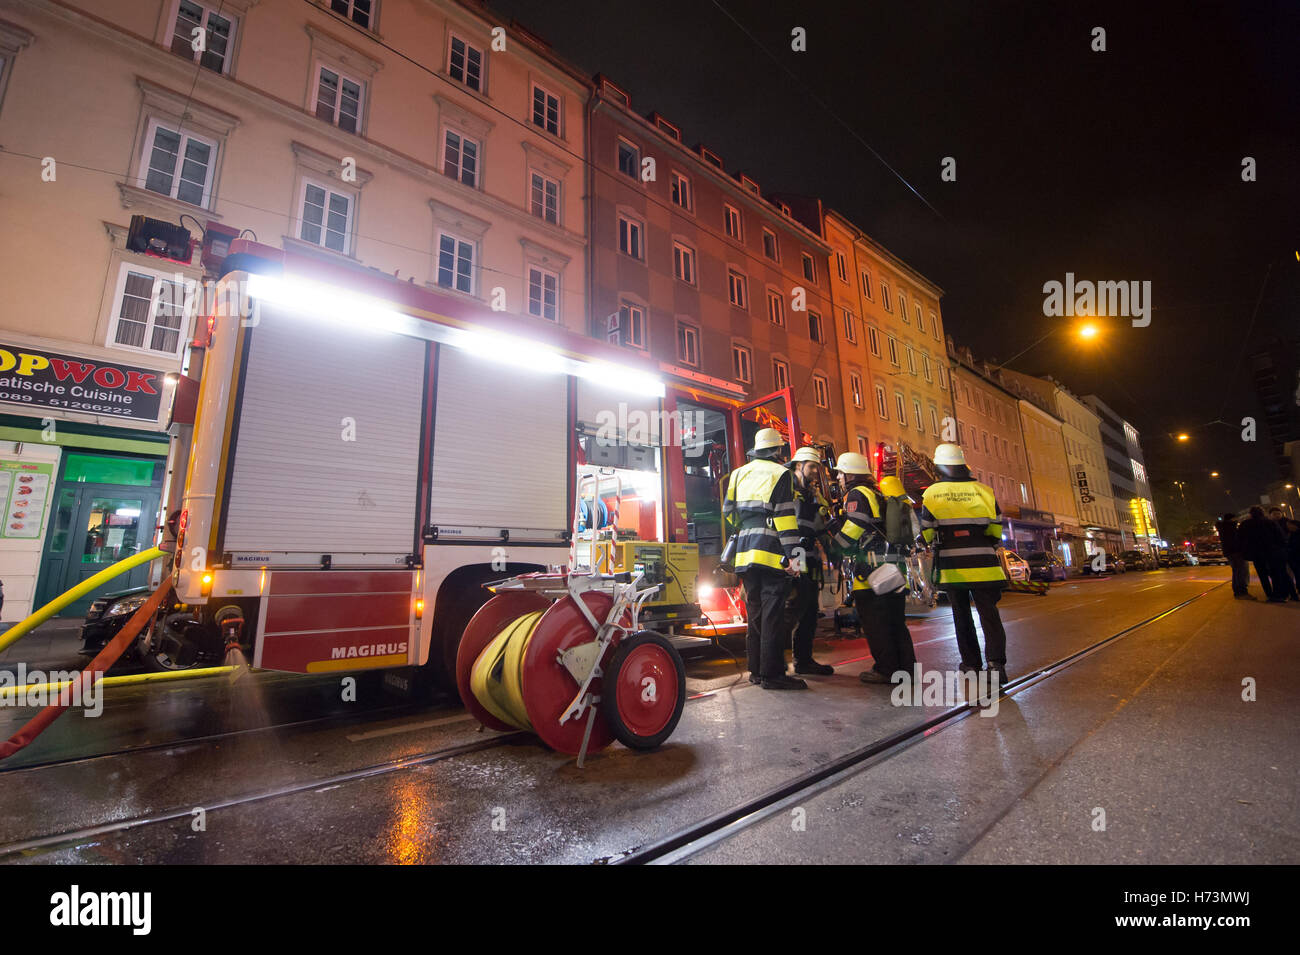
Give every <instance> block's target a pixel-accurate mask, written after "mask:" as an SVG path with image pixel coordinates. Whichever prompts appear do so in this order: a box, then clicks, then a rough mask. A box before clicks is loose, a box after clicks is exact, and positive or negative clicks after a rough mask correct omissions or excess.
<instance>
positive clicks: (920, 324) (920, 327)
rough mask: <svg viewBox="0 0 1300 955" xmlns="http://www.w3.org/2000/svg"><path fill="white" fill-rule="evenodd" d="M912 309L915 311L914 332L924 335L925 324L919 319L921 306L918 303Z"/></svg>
mask: <svg viewBox="0 0 1300 955" xmlns="http://www.w3.org/2000/svg"><path fill="white" fill-rule="evenodd" d="M913 308H915V309H916V330H917V331H918V332H921V333H922V334H924V333H925V322H924V320H922V318H921V305H920V303H919V302H918V303H917V304H916V305H914V306H913Z"/></svg>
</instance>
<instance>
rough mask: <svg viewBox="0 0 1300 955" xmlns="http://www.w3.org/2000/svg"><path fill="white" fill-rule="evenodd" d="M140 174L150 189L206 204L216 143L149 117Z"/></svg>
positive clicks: (210, 188) (209, 190)
mask: <svg viewBox="0 0 1300 955" xmlns="http://www.w3.org/2000/svg"><path fill="white" fill-rule="evenodd" d="M145 143H146V147H145V150H146V151H145V156H144V162H143V168H142V169H141V171H140V178H141V179H143V180H144V187H145V188H146V189H148V190H149V191H150V192H156V193H158V194H159V195H163V196H170V197H171V198H173V199H179V200H180V201H181V202H188V203H190V204H191V205H195V206H202V207H204V208H207V205H208V202H209V199H210V198H211V195H212V172H213V169H214V168H215V167H216V159H217V144H216V143H214V142H212V141H211V140H209V139H203V138H200V137H198V136H195V135H194V134H193V133H190V132H182V131H179V130H175V129H171V128H169V127H167V126H165V125H163V124H162V123H160V122H158V121H157V120H150V121H149V130H148V133H147V135H146V137H145Z"/></svg>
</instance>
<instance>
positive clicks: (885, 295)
mask: <svg viewBox="0 0 1300 955" xmlns="http://www.w3.org/2000/svg"><path fill="white" fill-rule="evenodd" d="M880 304H881V305H883V306H884V307H885V311H886V312H892V311H893V310H894V308H893V306H892V305H890V304H889V286H888V285H886V284H885V283H884V282H881V283H880Z"/></svg>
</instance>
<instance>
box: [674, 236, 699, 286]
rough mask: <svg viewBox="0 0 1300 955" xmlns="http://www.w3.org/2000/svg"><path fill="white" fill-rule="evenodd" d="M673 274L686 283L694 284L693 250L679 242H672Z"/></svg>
mask: <svg viewBox="0 0 1300 955" xmlns="http://www.w3.org/2000/svg"><path fill="white" fill-rule="evenodd" d="M673 274H674V275H676V276H677V277H678V278H679V279H681V280H682V281H683V282H685V283H686V284H687V285H694V284H695V250H694V249H692V248H691V247H690V246H688V245H683V244H682V243H681V242H674V243H673Z"/></svg>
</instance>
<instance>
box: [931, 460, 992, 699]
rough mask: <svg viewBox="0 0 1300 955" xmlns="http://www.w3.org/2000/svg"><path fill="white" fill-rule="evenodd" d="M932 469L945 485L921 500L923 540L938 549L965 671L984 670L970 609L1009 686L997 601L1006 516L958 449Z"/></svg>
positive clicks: (943, 586) (936, 486) (936, 561)
mask: <svg viewBox="0 0 1300 955" xmlns="http://www.w3.org/2000/svg"><path fill="white" fill-rule="evenodd" d="M934 463H935V466H936V467H937V468H938V470H939V474H940V476H941V478H942V480H940V481H937V482H936V483H934V484H931V485H930V486H929V487H928V488H926V489H925V493H924V494H923V495H922V496H921V536H922V537H924V538H925V542H926V543H927V544H933V545H934V547H935V557H934V567H935V573H936V574H937V575H938V580H937V584H938V586H939V588H940V589H941V590H944V591H946V592H947V594H948V604H949V605H950V606H951V607H952V622H953V627H954V629H955V630H956V632H957V650H958V651H959V652H960V653H961V669H962V671H963V672H966V671H978V670H980V669H981V666H982V664H981V661H980V644H979V638H978V637H977V636H976V634H975V620H974V618H973V617H972V616H971V603H972V602H973V603H974V604H975V610H976V612H977V613H979V617H980V628H981V629H982V630H983V631H984V655H985V657H986V658H987V659H988V668H989V669H990V670H991V671H995V672H996V674H997V677H998V680H999V682H1001V683H1005V682H1006V680H1007V634H1006V631H1005V630H1004V629H1003V628H1002V615H1001V614H1000V613H998V600H999V599H1001V597H1002V591H1003V589H1004V588H1005V587H1006V586H1007V575H1006V573H1005V572H1004V571H1003V570H1002V561H1001V559H1000V558H999V556H998V552H997V547H998V545H999V544H1001V542H1002V514H1001V512H1000V511H999V509H998V504H997V501H996V500H995V498H994V496H993V489H992V488H991V487H989V486H988V485H985V484H981V483H980V482H979V481H976V480H975V479H974V478H973V477H971V473H970V468H968V467H967V466H966V456H965V454H963V453H962V450H961V448H960V447H959V446H957V445H955V444H941V445H939V446H938V447H937V448H935V451H934Z"/></svg>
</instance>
